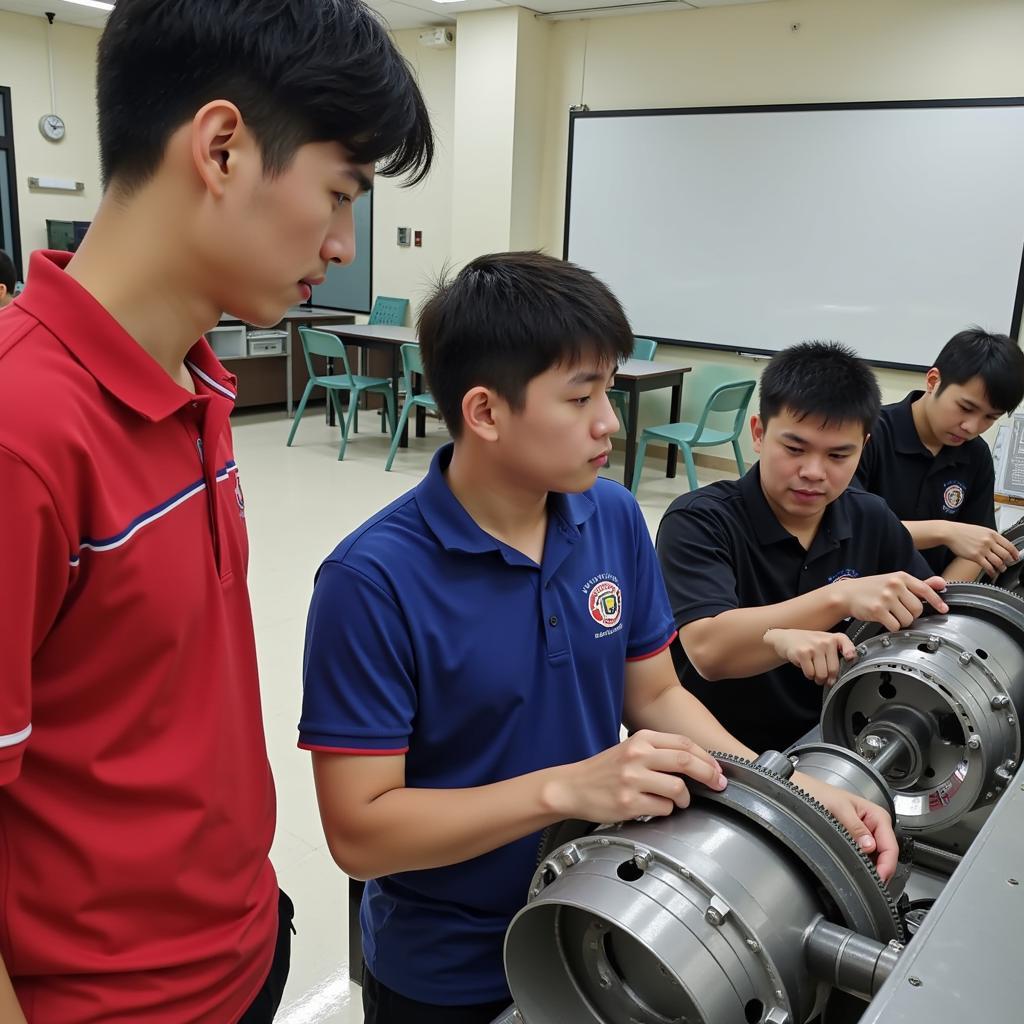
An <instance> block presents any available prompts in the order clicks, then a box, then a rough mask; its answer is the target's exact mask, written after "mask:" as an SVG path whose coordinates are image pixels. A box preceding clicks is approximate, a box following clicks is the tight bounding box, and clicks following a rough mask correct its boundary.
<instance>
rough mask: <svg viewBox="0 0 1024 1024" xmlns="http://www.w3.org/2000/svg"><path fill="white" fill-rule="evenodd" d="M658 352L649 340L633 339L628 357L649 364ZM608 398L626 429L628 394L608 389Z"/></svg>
mask: <svg viewBox="0 0 1024 1024" xmlns="http://www.w3.org/2000/svg"><path fill="white" fill-rule="evenodd" d="M657 351H658V343H657V342H656V341H653V340H652V339H650V338H634V339H633V353H632V355H631V356H630V358H631V359H646V360H647V361H648V362H651V361H652V360H653V359H654V354H655V353H656V352H657ZM608 397H609V398H610V399H611V400H612V404H613V405H614V406H615V408H616V410H617V411H618V414H619V423H620V425H621V426H622V428H623V429H625V427H626V412H627V410H628V408H629V406H628V404H627V402H628V399H629V392H627V391H623V390H622V388H609V389H608Z"/></svg>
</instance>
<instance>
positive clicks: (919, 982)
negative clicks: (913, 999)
mask: <svg viewBox="0 0 1024 1024" xmlns="http://www.w3.org/2000/svg"><path fill="white" fill-rule="evenodd" d="M907 981H909V982H910V984H911V985H913V986H914V988H920V987H921V986H922V985H923V984H924V982H923V981H922V980H921V979H920V978H915V977H913V976H911V977H909V978H907Z"/></svg>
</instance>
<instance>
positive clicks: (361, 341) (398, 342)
mask: <svg viewBox="0 0 1024 1024" xmlns="http://www.w3.org/2000/svg"><path fill="white" fill-rule="evenodd" d="M317 327H318V328H319V329H320V330H321V331H329V332H330V333H331V334H334V335H337V337H339V338H340V339H341V340H342V341H343V342H344V343H345V344H346V345H356V346H358V347H359V348H377V349H384V350H385V351H387V352H390V353H391V387H392V388H393V389H394V393H395V408H396V409H397V408H398V388H399V385H400V384H401V381H402V346H403V345H409V344H412V345H415V344H417V343H418V341H417V337H416V328H415V327H395V326H393V325H391V324H353V325H351V326H350V325H344V324H327V325H321V324H318V325H317ZM414 386H415V384H414ZM414 393H415V392H414ZM327 416H328V420H327V422H328V423H330V424H331V425H332V426H333V425H334V406H333V404H332V403H330V402H328V403H327ZM416 436H417V437H424V436H426V415H425V410H424V408H423V406H422V405H418V406H416ZM398 444H399V447H401V448H408V447H409V426H408V424H406V426H405V427H404V428H403V430H402V436H401V438H400V439H399V442H398Z"/></svg>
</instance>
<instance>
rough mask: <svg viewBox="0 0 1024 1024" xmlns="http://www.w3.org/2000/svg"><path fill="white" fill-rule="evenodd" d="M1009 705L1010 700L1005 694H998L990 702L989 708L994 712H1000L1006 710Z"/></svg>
mask: <svg viewBox="0 0 1024 1024" xmlns="http://www.w3.org/2000/svg"><path fill="white" fill-rule="evenodd" d="M1009 703H1010V698H1009V697H1007V696H1006V694H1005V693H997V694H996V695H995V696H994V697H993V698H992V700H991V701H989V706H990V707H991V708H992V710H993V711H998V710H999V709H1000V708H1005V707H1006V705H1007V704H1009Z"/></svg>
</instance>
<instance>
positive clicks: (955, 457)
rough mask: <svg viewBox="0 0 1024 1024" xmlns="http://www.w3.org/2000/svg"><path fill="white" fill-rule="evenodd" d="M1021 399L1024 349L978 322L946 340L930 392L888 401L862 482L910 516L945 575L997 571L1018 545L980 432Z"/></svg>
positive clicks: (867, 452) (917, 538) (860, 473)
mask: <svg viewBox="0 0 1024 1024" xmlns="http://www.w3.org/2000/svg"><path fill="white" fill-rule="evenodd" d="M1022 396H1024V353H1022V352H1021V350H1020V348H1019V346H1018V345H1017V342H1016V341H1014V340H1013V339H1012V338H1008V337H1007V336H1006V335H1005V334H986V333H985V332H984V331H982V330H980V329H979V328H977V327H975V328H973V329H971V330H968V331H961V332H960V333H959V334H956V335H954V336H953V337H952V338H950V340H949V341H948V342H947V343H946V345H945V347H944V348H943V350H942V351H941V352H940V353H939V358H938V359H936V360H935V365H934V366H933V367H932V368H931V369H930V370H929V371H928V373H927V375H926V376H925V390H924V391H911V392H910V394H909V395H907V397H906V398H904V399H903V401H902V402H896V403H895V404H893V405H887V406H885V407H883V409H882V412H881V415H880V416H879V418H878V423H877V424H876V425H875V428H874V430H873V431H872V432H871V441H870V442H869V443H868V444H867V445H866V446H865V448H864V455H863V456H862V457H861V460H860V466H858V468H857V476H856V481H857V483H858V485H859V486H861V487H863V488H864V490H866V491H871V492H872V493H874V494H880V495H881V496H882V497H883V498H885V500H886V502H888V504H889V507H890V508H891V509H892V510H893V512H895V513H896V515H898V516H899V517H900V519H902V520H903V525H904V526H905V527H906V528H907V529H908V530H909V531H910V535H911V536H912V537H913V538H914V545H915V547H917V549H918V550H919V551H921V553H922V554H923V555H924V558H925V561H927V562H928V564H929V565H930V566H931V567H932V570H933V571H934V572H937V573H941V574H942V575H943V576H945V577H946V579H948V580H973V579H975V578H976V577H977V575H978V573H979V572H981V571H982V570H984V571H985V572H987V573H989V575H991V576H996V575H998V573H1000V572H1001V571H1002V570H1003V569H1004V568H1006V566H1007V565H1010V564H1012V563H1013V562H1015V561H1016V560H1017V559H1018V558H1019V557H1020V552H1019V551H1018V550H1017V549H1016V548H1015V547H1014V546H1013V545H1012V544H1011V543H1010V542H1009V541H1008V540H1007V539H1006V538H1005V537H1003V536H1002V535H1001V534H999V533H997V532H996V528H995V526H996V519H995V513H994V511H993V491H994V489H995V478H994V474H993V470H992V454H991V452H990V451H989V447H988V445H987V444H986V443H985V441H984V440H983V439H982V437H981V435H982V434H983V433H984V432H985V431H986V430H988V428H989V427H991V426H992V424H993V423H995V421H996V420H997V419H999V417H1000V416H1002V415H1003V414H1004V413H1007V412H1012V411H1013V410H1014V409H1016V408H1017V406H1018V405H1019V404H1020V401H1021V398H1022Z"/></svg>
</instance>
